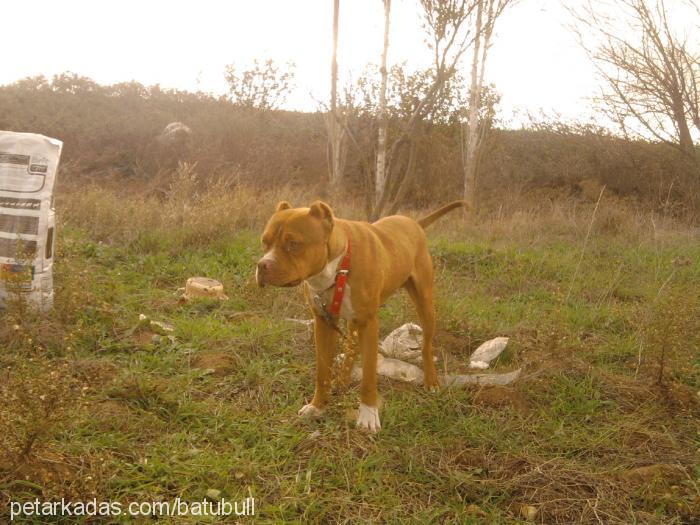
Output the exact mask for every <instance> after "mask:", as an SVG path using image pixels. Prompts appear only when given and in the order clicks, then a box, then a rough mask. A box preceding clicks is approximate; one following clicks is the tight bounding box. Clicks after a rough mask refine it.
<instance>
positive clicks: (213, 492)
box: [207, 489, 221, 500]
mask: <svg viewBox="0 0 700 525" xmlns="http://www.w3.org/2000/svg"><path fill="white" fill-rule="evenodd" d="M220 496H221V491H220V490H218V489H209V490H207V498H209V499H211V500H218V499H219V497H220Z"/></svg>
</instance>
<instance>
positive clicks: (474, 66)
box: [461, 0, 517, 211]
mask: <svg viewBox="0 0 700 525" xmlns="http://www.w3.org/2000/svg"><path fill="white" fill-rule="evenodd" d="M516 2H517V0H477V2H476V3H477V5H476V17H475V19H474V28H473V34H474V46H473V55H472V63H471V75H470V76H471V84H470V90H469V114H468V118H467V119H466V122H463V123H462V141H461V142H462V143H461V147H462V168H463V169H464V199H465V200H466V201H467V202H468V203H469V205H470V208H471V209H472V211H476V210H477V204H478V203H477V175H478V169H477V168H478V164H479V162H478V161H479V156H480V155H479V154H480V152H481V151H482V150H483V144H484V140H485V138H486V135H487V133H488V132H489V130H490V128H491V124H492V121H493V119H492V117H493V114H492V112H486V114H485V116H486V118H480V113H481V114H482V115H483V114H484V113H483V111H481V109H482V101H483V100H484V97H483V96H482V91H483V89H484V72H485V71H486V59H487V57H488V51H489V48H490V46H491V37H492V36H493V30H494V27H495V25H496V21H497V20H498V18H499V17H500V16H501V14H502V13H503V12H504V11H505V9H506V8H507V7H508V6H511V5H513V4H515V3H516ZM465 128H466V129H465Z"/></svg>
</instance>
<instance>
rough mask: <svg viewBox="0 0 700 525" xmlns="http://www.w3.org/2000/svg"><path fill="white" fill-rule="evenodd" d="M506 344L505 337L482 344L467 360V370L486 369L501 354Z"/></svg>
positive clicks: (506, 339)
mask: <svg viewBox="0 0 700 525" xmlns="http://www.w3.org/2000/svg"><path fill="white" fill-rule="evenodd" d="M507 344H508V338H507V337H496V338H494V339H491V340H489V341H486V342H484V343H483V344H482V345H481V346H479V348H477V349H476V350H474V353H472V355H471V357H470V358H469V368H481V369H484V368H488V367H489V364H490V363H491V361H493V360H494V359H496V358H497V357H498V356H499V355H501V354H502V353H503V350H505V349H506V345H507Z"/></svg>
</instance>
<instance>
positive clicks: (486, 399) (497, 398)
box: [473, 386, 529, 414]
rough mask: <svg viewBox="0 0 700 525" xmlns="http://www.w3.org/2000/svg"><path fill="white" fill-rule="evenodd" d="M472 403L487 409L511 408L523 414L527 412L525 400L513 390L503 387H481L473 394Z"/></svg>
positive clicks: (527, 406)
mask: <svg viewBox="0 0 700 525" xmlns="http://www.w3.org/2000/svg"><path fill="white" fill-rule="evenodd" d="M473 402H474V404H475V405H480V406H484V407H489V408H502V407H512V408H513V409H515V410H516V411H517V412H520V413H521V414H525V413H527V412H528V411H529V405H528V402H527V399H526V398H525V397H524V396H523V394H521V393H520V392H518V391H517V390H515V389H514V388H508V387H503V386H488V387H481V388H479V389H478V390H476V392H475V393H474V398H473Z"/></svg>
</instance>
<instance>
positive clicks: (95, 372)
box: [71, 359, 117, 386]
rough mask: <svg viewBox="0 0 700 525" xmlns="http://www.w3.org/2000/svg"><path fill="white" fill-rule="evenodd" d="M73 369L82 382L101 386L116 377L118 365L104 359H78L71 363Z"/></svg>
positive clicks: (74, 375) (75, 375) (74, 374)
mask: <svg viewBox="0 0 700 525" xmlns="http://www.w3.org/2000/svg"><path fill="white" fill-rule="evenodd" d="M71 371H72V373H73V377H75V378H76V379H77V380H78V381H80V382H81V383H86V384H88V385H90V386H101V385H104V384H106V383H109V382H110V381H112V379H114V376H115V375H116V373H117V366H116V365H115V364H114V363H113V362H111V361H107V360H104V359H78V360H76V361H73V362H72V363H71Z"/></svg>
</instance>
